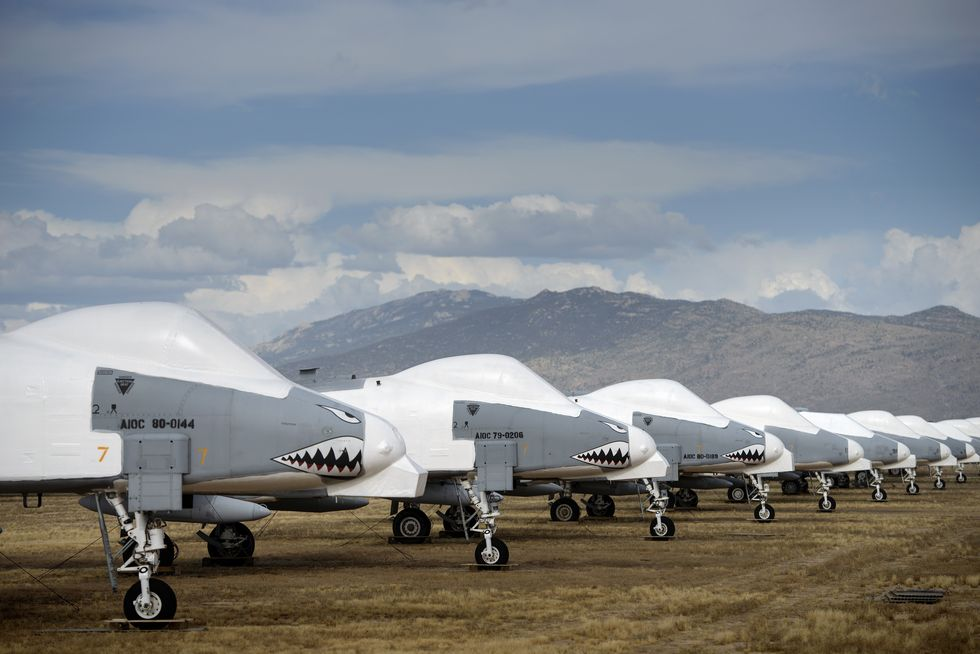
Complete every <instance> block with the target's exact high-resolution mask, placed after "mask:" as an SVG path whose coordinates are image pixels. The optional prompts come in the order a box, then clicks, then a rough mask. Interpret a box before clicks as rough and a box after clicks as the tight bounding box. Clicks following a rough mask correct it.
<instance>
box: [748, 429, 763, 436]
mask: <svg viewBox="0 0 980 654" xmlns="http://www.w3.org/2000/svg"><path fill="white" fill-rule="evenodd" d="M744 431H745V433H747V434H751V435H752V436H755V437H756V438H763V437H764V435H763V433H762V432H761V431H756V430H755V429H748V428H745V429H744Z"/></svg>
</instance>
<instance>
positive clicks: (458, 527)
mask: <svg viewBox="0 0 980 654" xmlns="http://www.w3.org/2000/svg"><path fill="white" fill-rule="evenodd" d="M475 513H476V509H474V508H473V507H472V506H466V505H464V506H463V513H462V515H463V516H464V517H463V519H462V520H461V519H460V512H459V507H458V506H451V507H449V508H448V509H446V512H445V513H444V514H443V517H442V528H443V529H445V530H446V531H447V532H448V533H450V534H462V533H465V532H466V528H467V526H468V525H469V524H470V522H471V521H472V519H473V515H474V514H475Z"/></svg>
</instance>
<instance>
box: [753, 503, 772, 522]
mask: <svg viewBox="0 0 980 654" xmlns="http://www.w3.org/2000/svg"><path fill="white" fill-rule="evenodd" d="M753 513H754V514H755V519H756V520H758V521H759V522H772V519H773V518H775V517H776V509H774V508H772V507H771V506H769V505H768V504H760V505H759V506H757V507H755V511H754V512H753Z"/></svg>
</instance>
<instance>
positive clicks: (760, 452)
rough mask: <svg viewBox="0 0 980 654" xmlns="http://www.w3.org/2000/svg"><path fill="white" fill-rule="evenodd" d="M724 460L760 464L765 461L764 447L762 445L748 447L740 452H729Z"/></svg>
mask: <svg viewBox="0 0 980 654" xmlns="http://www.w3.org/2000/svg"><path fill="white" fill-rule="evenodd" d="M725 458H727V459H731V460H732V461H738V462H739V463H762V462H764V461H765V460H766V446H765V445H762V444H759V445H749V446H748V447H743V448H742V449H740V450H735V451H734V452H729V453H728V454H726V455H725Z"/></svg>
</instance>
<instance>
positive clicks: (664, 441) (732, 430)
mask: <svg viewBox="0 0 980 654" xmlns="http://www.w3.org/2000/svg"><path fill="white" fill-rule="evenodd" d="M633 424H634V425H636V426H637V427H639V428H641V429H645V430H646V431H647V432H648V433H649V434H650V435H651V436H653V440H654V441H656V443H657V450H658V451H662V449H663V447H664V445H668V444H676V445H678V446H680V450H681V452H680V461H679V464H680V469H681V470H682V471H683V470H684V469H685V468H696V467H698V466H706V465H717V464H720V463H731V462H733V461H738V462H741V463H763V462H764V461H765V444H766V442H765V435H764V434H762V433H761V432H759V431H758V430H755V429H751V428H749V427H746V426H745V425H742V424H740V423H736V422H735V421H731V422H729V423H728V424H727V425H726V426H724V427H714V426H712V425H705V424H702V423H700V422H692V421H690V420H678V419H677V418H665V417H663V416H654V415H649V414H646V413H641V412H639V411H637V412H634V413H633ZM749 450H751V456H750V452H749ZM756 451H759V452H760V454H759V455H758V458H757V460H754V461H753V460H749V459H751V458H755V456H754V454H755V452H756ZM729 455H731V456H729ZM665 456H666V455H665ZM668 460H669V459H668ZM671 463H673V461H671Z"/></svg>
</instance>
